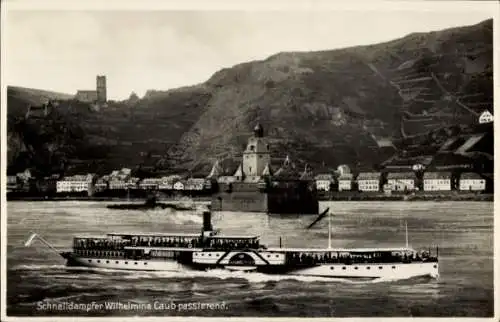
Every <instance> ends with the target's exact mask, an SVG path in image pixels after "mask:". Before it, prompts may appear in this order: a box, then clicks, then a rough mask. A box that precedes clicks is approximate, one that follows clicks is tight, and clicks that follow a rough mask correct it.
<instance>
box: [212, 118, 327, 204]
mask: <svg viewBox="0 0 500 322" xmlns="http://www.w3.org/2000/svg"><path fill="white" fill-rule="evenodd" d="M221 172H222V170H221V169H220V166H219V164H218V162H216V163H215V164H214V166H213V168H212V171H211V173H210V175H209V177H210V178H213V179H215V178H218V180H217V187H216V193H214V194H213V195H212V201H211V209H212V210H215V211H240V212H264V213H276V214H317V213H318V208H319V203H318V199H317V197H316V191H315V187H314V181H313V178H312V175H311V174H310V172H309V171H308V169H307V167H306V169H304V172H303V173H299V172H298V171H296V169H295V167H294V166H293V164H292V162H291V161H290V159H289V158H288V157H287V158H286V160H285V161H284V163H283V165H282V166H281V167H280V168H279V169H278V170H277V171H276V172H273V170H272V167H271V153H270V148H269V142H268V140H267V138H266V137H265V136H264V129H263V128H262V126H261V125H260V124H258V125H257V126H256V127H255V128H254V135H253V137H250V138H249V139H248V144H247V147H246V149H245V151H244V152H243V159H242V162H241V163H240V165H239V166H238V168H237V170H236V172H235V173H234V175H233V176H228V177H222V176H220V174H221Z"/></svg>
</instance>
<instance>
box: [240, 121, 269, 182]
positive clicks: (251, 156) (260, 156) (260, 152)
mask: <svg viewBox="0 0 500 322" xmlns="http://www.w3.org/2000/svg"><path fill="white" fill-rule="evenodd" d="M253 132H254V135H253V137H251V138H249V139H248V144H247V147H246V149H245V151H244V152H243V173H245V176H246V177H247V178H248V177H250V178H251V177H260V176H262V175H263V172H264V169H265V168H266V165H268V164H271V154H270V150H269V143H268V141H267V139H266V138H265V137H264V129H263V128H262V126H261V125H260V124H257V126H255V128H254V130H253Z"/></svg>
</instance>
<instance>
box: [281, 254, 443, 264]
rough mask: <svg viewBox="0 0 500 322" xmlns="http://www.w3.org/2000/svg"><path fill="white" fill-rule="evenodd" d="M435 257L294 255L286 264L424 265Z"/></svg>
mask: <svg viewBox="0 0 500 322" xmlns="http://www.w3.org/2000/svg"><path fill="white" fill-rule="evenodd" d="M437 261H438V258H437V257H432V256H429V257H423V258H422V257H419V256H416V257H409V256H408V257H405V256H392V257H372V258H363V257H349V256H344V257H321V256H319V257H315V256H310V255H305V254H304V255H295V256H293V255H292V256H291V255H289V254H287V257H286V262H287V263H289V264H306V265H313V264H344V265H352V264H389V263H402V264H408V263H426V262H431V263H432V262H437Z"/></svg>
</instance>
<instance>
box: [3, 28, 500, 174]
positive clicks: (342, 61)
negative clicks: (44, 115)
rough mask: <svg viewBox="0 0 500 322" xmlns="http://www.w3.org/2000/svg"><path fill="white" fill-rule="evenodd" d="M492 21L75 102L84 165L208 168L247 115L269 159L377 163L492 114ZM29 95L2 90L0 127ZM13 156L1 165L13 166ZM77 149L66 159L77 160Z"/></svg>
mask: <svg viewBox="0 0 500 322" xmlns="http://www.w3.org/2000/svg"><path fill="white" fill-rule="evenodd" d="M492 29H493V23H492V20H488V21H485V22H482V23H480V24H477V25H474V26H467V27H461V28H453V29H447V30H443V31H437V32H431V33H416V34H411V35H408V36H407V37H404V38H401V39H397V40H394V41H391V42H387V43H381V44H376V45H370V46H359V47H352V48H345V49H339V50H330V51H321V52H294V53H279V54H276V55H273V56H271V57H269V58H268V59H265V60H263V61H253V62H248V63H242V64H239V65H236V66H233V67H231V68H226V69H223V70H220V71H218V72H216V73H215V74H214V75H213V76H212V77H211V78H210V79H209V80H208V81H207V82H205V83H204V84H200V85H196V86H192V87H185V88H180V89H174V90H170V91H156V90H151V91H149V92H148V93H147V95H145V97H143V98H141V99H139V100H135V101H134V102H133V103H130V102H129V103H127V102H119V103H114V104H110V107H109V108H106V109H101V111H99V112H97V111H92V109H91V108H84V107H82V109H83V110H86V112H85V116H81V117H80V118H79V122H78V127H79V128H81V130H82V131H83V133H85V135H84V137H85V139H86V140H87V141H86V142H87V143H86V144H89V145H91V146H97V147H99V149H97V150H99V151H101V152H100V153H102V155H100V158H97V157H96V158H95V160H94V161H95V162H94V163H95V165H94V166H95V167H98V168H99V169H101V170H102V171H105V170H107V169H113V168H117V167H121V166H130V167H132V166H135V165H138V164H142V165H144V166H146V167H156V168H157V169H160V170H161V169H163V170H165V169H168V168H172V167H173V168H177V169H179V170H193V171H195V172H207V171H208V169H209V167H210V165H211V163H212V162H213V161H214V160H215V159H216V158H218V159H222V160H224V159H225V160H233V161H234V160H237V159H238V158H239V157H240V156H241V152H242V148H243V146H244V145H245V142H246V139H247V138H248V136H249V135H251V129H252V128H253V126H254V125H255V124H256V123H257V122H260V123H261V124H262V125H263V126H264V129H265V132H266V134H267V135H268V136H270V137H271V147H272V150H273V155H274V156H275V157H276V158H278V159H279V158H284V157H285V156H286V155H287V154H289V155H290V157H291V158H292V159H294V160H296V162H297V163H298V164H299V165H300V164H303V163H305V162H307V163H309V164H311V165H312V166H313V167H316V168H319V167H320V166H321V165H322V164H323V163H326V164H329V165H331V166H336V165H338V164H340V163H347V164H350V165H356V164H358V163H359V165H360V166H371V165H374V164H375V165H376V164H379V163H381V162H382V161H384V160H386V159H387V158H388V157H389V156H390V155H391V154H393V153H394V150H391V149H387V148H384V149H381V148H380V147H382V146H390V145H391V142H393V144H394V145H395V147H396V149H401V148H403V146H404V142H405V140H407V138H411V137H416V136H421V135H427V133H428V132H429V131H433V130H438V129H439V128H441V127H443V126H444V125H450V124H461V125H464V124H465V125H467V124H474V123H477V118H478V115H479V113H480V112H481V111H483V110H484V109H485V108H488V109H490V110H492V108H493V98H492V97H493V83H492V75H493V73H492V47H493V45H492V40H493V38H492V34H493V32H492ZM159 86H161V84H159ZM20 92H21V94H20ZM30 99H31V98H30V94H29V93H25V94H23V93H22V91H20V90H19V88H9V90H8V113H9V122H10V123H12V122H11V120H12V119H14V118H17V120H18V121H19V120H20V119H22V115H23V114H24V112H22V111H23V109H24V108H25V107H24V106H26V104H28V101H29V100H30ZM68 102H69V101H68ZM68 104H69V103H68ZM69 105H71V104H69ZM65 109H66V107H64V106H63V107H59V110H60V111H63V110H65ZM63 114H64V113H63ZM65 115H66V118H67V121H68V122H69V121H70V120H72V116H71V115H70V114H67V113H66V114H65ZM37 122H42V123H43V122H47V120H38V121H37ZM11 129H12V128H11ZM24 130H25V129H22V128H21V129H19V128H18V129H17V130H16V131H15V132H12V131H11V130H9V138H11V140H9V142H10V141H12V142H15V144H17V146H18V147H19V146H22V144H20V142H18V141H23V139H22V138H21V136H20V135H19V133H22V132H23V131H24ZM16 140H17V141H16ZM387 142H388V143H387ZM69 144H71V143H69ZM42 145H43V144H42ZM63 145H64V143H63ZM13 146H14V143H13V144H9V151H13ZM18 150H19V149H18ZM20 150H22V149H20ZM97 150H96V151H97ZM15 154H16V153H14V156H12V157H10V158H9V161H11V162H14V163H16V164H18V161H14V160H17V157H16V155H15ZM75 155H76V154H75V153H74V155H71V156H69V155H68V158H69V159H74V162H76V163H78V162H77V161H78V160H80V161H81V156H80V157H78V156H75ZM74 162H73V163H74ZM9 164H10V165H13V163H9ZM27 164H29V161H28V162H27ZM84 164H87V165H88V162H84ZM23 165H24V164H23Z"/></svg>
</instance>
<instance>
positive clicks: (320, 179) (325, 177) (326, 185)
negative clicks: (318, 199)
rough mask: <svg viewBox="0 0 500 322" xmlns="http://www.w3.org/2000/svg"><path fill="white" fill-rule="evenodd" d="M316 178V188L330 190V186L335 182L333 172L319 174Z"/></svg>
mask: <svg viewBox="0 0 500 322" xmlns="http://www.w3.org/2000/svg"><path fill="white" fill-rule="evenodd" d="M314 180H315V181H316V190H320V191H330V187H331V186H332V184H333V183H334V182H335V178H334V177H333V175H332V174H329V173H326V174H318V175H317V176H316V177H315V178H314Z"/></svg>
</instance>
